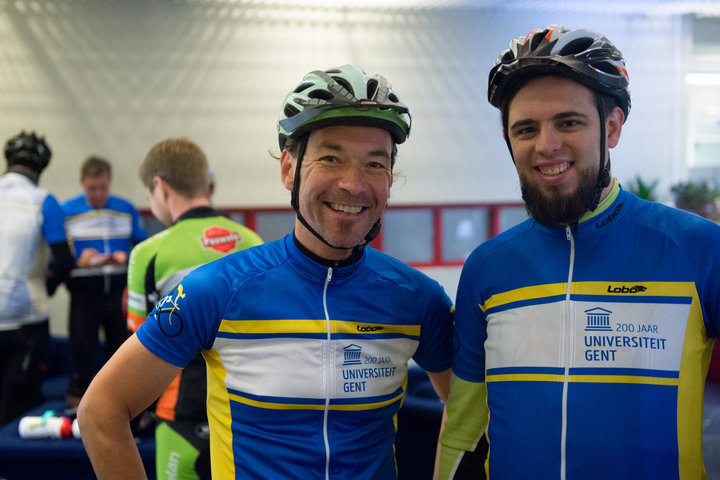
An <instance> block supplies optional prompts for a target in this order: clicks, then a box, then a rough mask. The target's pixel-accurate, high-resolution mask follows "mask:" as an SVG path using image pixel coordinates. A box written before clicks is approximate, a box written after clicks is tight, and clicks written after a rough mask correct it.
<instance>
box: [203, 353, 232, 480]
mask: <svg viewBox="0 0 720 480" xmlns="http://www.w3.org/2000/svg"><path fill="white" fill-rule="evenodd" d="M203 357H204V358H205V364H206V366H207V387H208V396H207V412H208V424H209V425H210V444H211V445H212V449H213V454H212V455H211V456H210V469H211V472H212V478H214V479H221V480H225V479H227V480H230V479H234V478H235V458H234V456H233V450H232V429H231V423H232V415H231V413H230V399H229V397H228V391H227V389H226V388H225V376H226V375H227V370H226V369H225V367H224V366H223V364H222V359H221V358H220V355H219V354H218V352H217V351H216V350H215V349H212V350H204V351H203Z"/></svg>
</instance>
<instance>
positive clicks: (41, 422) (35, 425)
mask: <svg viewBox="0 0 720 480" xmlns="http://www.w3.org/2000/svg"><path fill="white" fill-rule="evenodd" d="M18 433H19V434H20V438H71V437H75V438H80V429H79V428H78V424H77V419H75V420H71V419H70V418H69V417H51V416H42V417H23V418H21V419H20V424H19V425H18Z"/></svg>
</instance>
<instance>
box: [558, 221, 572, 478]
mask: <svg viewBox="0 0 720 480" xmlns="http://www.w3.org/2000/svg"><path fill="white" fill-rule="evenodd" d="M565 237H566V238H567V240H568V242H570V264H569V267H568V278H567V288H566V289H565V304H564V306H563V316H562V324H561V327H560V328H561V333H560V334H561V339H562V342H561V348H562V361H563V367H564V370H565V371H564V378H563V389H562V430H561V438H560V480H565V479H566V478H567V472H566V470H567V463H566V454H567V396H568V383H569V379H570V363H571V361H572V358H573V339H574V337H575V332H574V322H573V315H572V304H571V303H570V292H571V291H572V281H573V268H574V266H575V238H574V237H573V234H572V229H571V228H570V226H569V225H567V226H565Z"/></svg>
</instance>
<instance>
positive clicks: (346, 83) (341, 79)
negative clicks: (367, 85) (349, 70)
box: [332, 77, 355, 95]
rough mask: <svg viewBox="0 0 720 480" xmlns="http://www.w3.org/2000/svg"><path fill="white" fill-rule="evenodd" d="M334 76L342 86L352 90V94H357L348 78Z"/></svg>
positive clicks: (349, 90)
mask: <svg viewBox="0 0 720 480" xmlns="http://www.w3.org/2000/svg"><path fill="white" fill-rule="evenodd" d="M332 78H333V80H335V81H336V82H337V83H339V84H340V86H342V87H343V88H344V89H345V90H347V91H348V92H350V93H351V94H352V95H355V92H354V91H353V88H352V86H351V85H350V83H348V81H347V80H345V79H344V78H340V77H332Z"/></svg>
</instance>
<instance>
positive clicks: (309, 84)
mask: <svg viewBox="0 0 720 480" xmlns="http://www.w3.org/2000/svg"><path fill="white" fill-rule="evenodd" d="M313 85H315V83H314V82H303V83H301V84H300V85H298V86H297V87H296V88H295V90H294V92H295V93H300V92H302V91H303V90H305V89H307V88H310V87H312V86H313Z"/></svg>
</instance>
